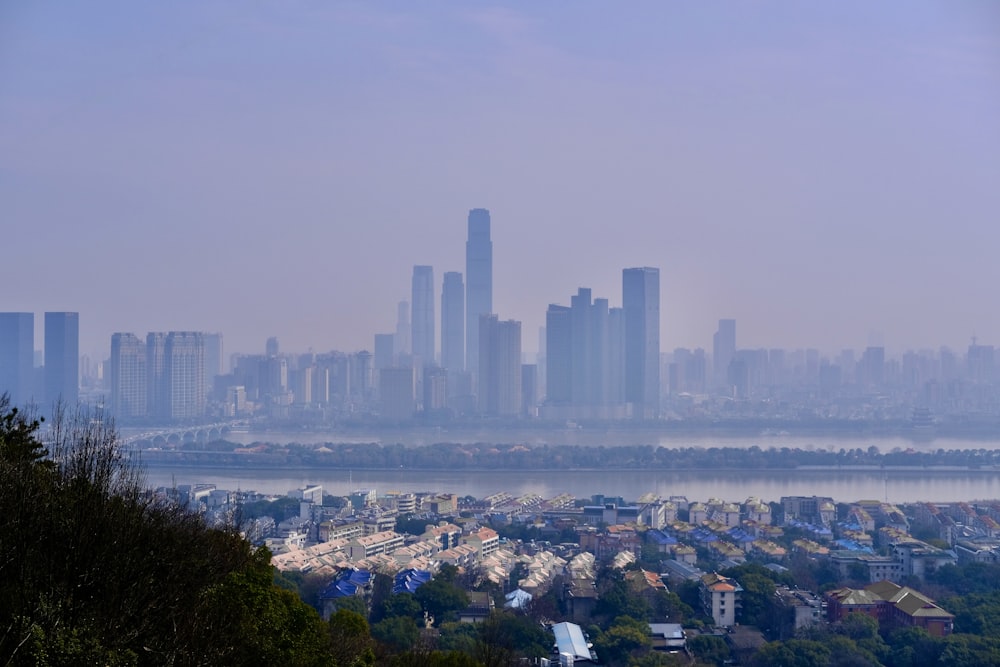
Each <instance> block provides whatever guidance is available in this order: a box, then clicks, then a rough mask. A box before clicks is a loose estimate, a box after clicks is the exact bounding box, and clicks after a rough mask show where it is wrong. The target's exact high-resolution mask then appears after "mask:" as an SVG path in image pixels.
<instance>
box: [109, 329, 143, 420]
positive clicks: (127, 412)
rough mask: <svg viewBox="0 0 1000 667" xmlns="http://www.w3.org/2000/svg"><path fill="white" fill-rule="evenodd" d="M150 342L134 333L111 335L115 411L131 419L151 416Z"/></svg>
mask: <svg viewBox="0 0 1000 667" xmlns="http://www.w3.org/2000/svg"><path fill="white" fill-rule="evenodd" d="M146 382H147V373H146V344H145V343H144V342H143V341H142V340H141V339H140V338H138V337H137V336H136V335H134V334H130V333H116V334H112V336H111V377H110V383H111V414H112V415H113V416H114V417H115V418H116V419H118V420H121V421H124V422H128V421H131V420H135V419H143V418H145V417H146V415H147V408H146V400H147V391H146Z"/></svg>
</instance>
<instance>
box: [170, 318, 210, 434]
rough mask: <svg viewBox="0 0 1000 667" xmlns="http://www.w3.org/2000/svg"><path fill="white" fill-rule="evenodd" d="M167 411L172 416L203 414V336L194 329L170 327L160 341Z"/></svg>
mask: <svg viewBox="0 0 1000 667" xmlns="http://www.w3.org/2000/svg"><path fill="white" fill-rule="evenodd" d="M163 370H164V376H165V377H166V382H167V394H166V398H167V401H168V402H167V406H166V407H167V411H168V416H169V418H170V419H172V420H187V419H197V418H199V417H202V416H204V414H205V339H204V336H203V335H202V334H201V333H198V332H194V331H171V332H170V333H168V334H167V337H166V341H165V345H164V369H163Z"/></svg>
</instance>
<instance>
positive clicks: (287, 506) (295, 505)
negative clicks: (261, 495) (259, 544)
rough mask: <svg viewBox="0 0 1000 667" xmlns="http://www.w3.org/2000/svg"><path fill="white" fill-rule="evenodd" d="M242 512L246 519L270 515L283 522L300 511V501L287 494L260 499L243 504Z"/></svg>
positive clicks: (276, 521) (275, 520) (277, 521)
mask: <svg viewBox="0 0 1000 667" xmlns="http://www.w3.org/2000/svg"><path fill="white" fill-rule="evenodd" d="M240 513H241V515H242V518H243V519H246V520H251V519H259V518H260V517H264V516H269V517H271V518H272V519H274V522H275V523H281V522H282V521H284V520H285V519H289V518H291V517H293V516H296V515H297V514H298V513H299V501H298V500H296V499H295V498H289V497H286V496H282V497H281V498H277V499H275V500H258V501H256V502H252V503H244V504H243V505H241V506H240Z"/></svg>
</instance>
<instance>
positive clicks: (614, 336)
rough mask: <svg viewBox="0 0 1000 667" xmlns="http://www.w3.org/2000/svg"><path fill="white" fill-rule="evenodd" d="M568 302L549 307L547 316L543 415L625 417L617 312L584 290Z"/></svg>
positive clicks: (618, 314)
mask: <svg viewBox="0 0 1000 667" xmlns="http://www.w3.org/2000/svg"><path fill="white" fill-rule="evenodd" d="M570 302H571V304H572V305H571V306H570V307H569V308H567V307H565V306H558V305H554V304H553V305H550V306H549V309H548V312H547V313H546V321H545V323H546V326H545V331H546V341H545V348H546V386H547V396H546V401H545V409H544V410H543V414H545V415H547V416H550V417H556V416H558V417H559V418H561V417H566V418H585V419H608V418H615V416H617V415H620V414H624V413H623V410H624V402H625V400H624V394H623V391H622V376H623V372H624V360H623V357H622V349H623V347H622V317H621V309H620V308H609V307H608V300H607V299H591V291H590V290H589V289H587V288H583V287H581V288H580V289H579V290H578V291H577V293H576V295H574V296H573V297H572V298H571V301H570ZM612 406H617V407H616V408H615V409H609V408H611V407H612ZM566 408H569V409H566Z"/></svg>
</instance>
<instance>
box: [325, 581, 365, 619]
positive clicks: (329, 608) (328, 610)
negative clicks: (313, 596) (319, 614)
mask: <svg viewBox="0 0 1000 667" xmlns="http://www.w3.org/2000/svg"><path fill="white" fill-rule="evenodd" d="M374 578H375V577H374V575H373V574H372V573H371V572H370V571H368V570H359V569H354V568H348V569H346V570H343V571H341V572H339V573H338V574H337V576H336V577H334V579H333V581H331V582H330V583H329V584H328V585H327V587H326V588H325V589H323V592H322V593H320V596H319V601H320V606H321V608H322V610H323V620H329V619H330V615H331V614H333V612H334V611H336V610H337V602H338V601H341V600H343V599H344V598H349V597H360V598H361V599H362V600H364V601H365V604H366V605H367V604H368V600H369V599H370V598H371V593H372V582H373V581H374Z"/></svg>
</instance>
